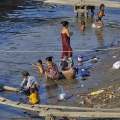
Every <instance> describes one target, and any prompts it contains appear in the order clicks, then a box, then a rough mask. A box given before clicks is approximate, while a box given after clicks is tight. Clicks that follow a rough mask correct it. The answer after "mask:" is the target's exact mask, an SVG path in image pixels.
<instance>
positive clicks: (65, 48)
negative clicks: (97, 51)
mask: <svg viewBox="0 0 120 120" xmlns="http://www.w3.org/2000/svg"><path fill="white" fill-rule="evenodd" d="M61 24H62V26H63V27H62V30H61V39H62V59H63V58H64V57H67V58H71V57H72V48H71V45H70V32H69V28H68V27H69V22H68V21H63V22H61Z"/></svg>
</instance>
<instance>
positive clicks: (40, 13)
mask: <svg viewBox="0 0 120 120" xmlns="http://www.w3.org/2000/svg"><path fill="white" fill-rule="evenodd" d="M62 20H68V21H69V22H70V29H71V31H72V32H73V35H72V37H71V45H72V48H73V50H74V51H76V50H80V49H82V50H91V49H96V48H103V47H108V46H110V45H111V44H113V43H117V41H119V40H120V10H119V9H106V16H105V18H104V24H105V28H104V29H103V30H100V31H99V30H97V31H96V30H95V29H93V28H91V20H90V19H89V20H87V23H86V24H87V25H86V30H85V32H84V33H81V32H80V24H79V22H80V19H77V18H75V14H74V12H73V8H72V7H70V6H57V5H46V4H42V3H41V2H36V1H32V0H26V1H24V2H20V3H19V4H18V5H17V6H16V5H14V7H12V6H11V7H6V9H5V10H4V9H2V10H1V11H0V71H1V72H0V83H5V84H6V85H11V86H16V87H18V86H19V84H20V82H21V74H20V73H21V71H22V70H28V71H29V72H30V73H31V74H32V75H34V76H36V78H38V76H37V73H36V72H35V70H34V69H33V68H32V65H31V64H32V63H34V62H36V61H37V60H38V59H40V58H41V59H44V58H45V57H47V56H51V55H52V56H54V58H55V61H56V62H57V63H58V64H59V59H60V52H55V51H60V50H61V41H60V29H61V25H60V22H61V21H62ZM6 51H8V52H6ZM80 53H81V52H74V55H73V58H74V59H76V57H77V55H78V54H80ZM83 53H84V54H85V52H82V54H83ZM98 76H99V75H98ZM104 76H105V75H104ZM93 78H94V77H93ZM96 78H97V75H96ZM98 78H99V77H98ZM91 79H92V78H91ZM38 80H39V81H40V84H41V88H40V96H41V103H42V104H58V102H57V98H58V95H59V93H60V91H61V87H62V89H65V91H66V92H67V93H68V95H69V96H70V92H71V88H73V89H74V88H76V87H79V86H80V85H81V83H84V82H83V81H82V82H81V81H80V82H79V81H69V82H68V81H63V82H60V83H59V84H58V86H57V87H54V88H50V90H47V89H46V88H45V87H44V85H45V84H46V82H45V80H43V79H41V78H39V79H38ZM92 82H93V83H92ZM102 82H103V81H100V80H99V79H98V81H97V82H94V80H91V82H89V81H87V82H86V83H85V87H84V86H81V88H80V90H81V91H88V88H94V87H95V86H96V85H97V84H100V83H102ZM73 91H74V92H75V91H76V89H74V90H72V92H73ZM74 92H73V94H74ZM0 94H1V95H2V96H5V97H7V98H10V99H13V100H19V95H16V94H13V93H0ZM51 98H52V99H51ZM53 99H54V100H53ZM74 101H75V98H74V97H71V99H69V100H68V101H66V102H64V103H62V104H63V105H64V104H65V105H72V104H71V103H73V105H74V104H75V102H74ZM60 104H61V103H60ZM26 116H27V115H26V114H24V113H23V111H21V110H16V109H13V108H10V107H5V106H2V105H0V117H1V118H2V119H1V118H0V120H4V119H5V120H7V119H8V118H11V119H12V118H15V117H19V118H21V117H26ZM27 117H28V116H27ZM21 119H22V118H21Z"/></svg>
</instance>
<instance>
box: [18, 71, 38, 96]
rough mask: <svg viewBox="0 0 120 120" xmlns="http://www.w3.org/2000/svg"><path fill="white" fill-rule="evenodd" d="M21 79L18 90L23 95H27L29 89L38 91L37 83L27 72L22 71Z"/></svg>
mask: <svg viewBox="0 0 120 120" xmlns="http://www.w3.org/2000/svg"><path fill="white" fill-rule="evenodd" d="M22 77H23V80H22V82H21V85H20V88H21V91H23V93H25V94H26V95H29V93H30V89H31V88H35V89H36V90H37V91H38V87H39V83H38V82H37V80H36V79H35V77H34V76H31V75H30V74H29V72H27V71H23V72H22Z"/></svg>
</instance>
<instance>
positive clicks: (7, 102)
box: [0, 97, 120, 118]
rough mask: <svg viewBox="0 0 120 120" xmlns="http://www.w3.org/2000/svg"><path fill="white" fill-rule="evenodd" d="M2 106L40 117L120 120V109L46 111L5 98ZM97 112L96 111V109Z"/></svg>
mask: <svg viewBox="0 0 120 120" xmlns="http://www.w3.org/2000/svg"><path fill="white" fill-rule="evenodd" d="M0 104H3V105H8V106H11V107H15V108H19V109H25V110H30V111H34V112H38V115H39V116H43V117H45V116H49V115H52V116H56V117H64V116H66V117H76V118H77V117H83V118H84V117H85V118H120V109H118V111H116V112H113V111H111V112H109V109H108V111H105V112H101V111H92V112H88V111H86V112H85V111H75V110H73V111H68V110H65V109H64V110H62V111H61V110H56V109H44V108H38V107H36V106H32V105H29V104H23V103H18V102H15V101H11V100H8V99H6V98H4V97H0ZM94 110H95V109H94ZM112 110H113V109H112Z"/></svg>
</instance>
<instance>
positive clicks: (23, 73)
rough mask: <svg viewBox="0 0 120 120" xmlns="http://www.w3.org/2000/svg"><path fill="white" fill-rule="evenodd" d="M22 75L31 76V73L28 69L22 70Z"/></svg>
mask: <svg viewBox="0 0 120 120" xmlns="http://www.w3.org/2000/svg"><path fill="white" fill-rule="evenodd" d="M22 75H23V76H25V77H27V76H30V74H29V72H28V71H23V72H22Z"/></svg>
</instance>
